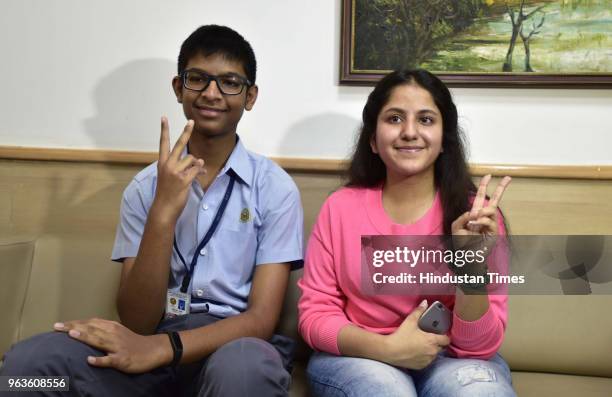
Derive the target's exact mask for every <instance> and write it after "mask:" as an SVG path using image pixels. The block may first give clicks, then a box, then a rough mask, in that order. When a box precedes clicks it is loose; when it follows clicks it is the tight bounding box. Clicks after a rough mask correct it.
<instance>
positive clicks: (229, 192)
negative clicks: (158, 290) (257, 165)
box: [174, 170, 236, 293]
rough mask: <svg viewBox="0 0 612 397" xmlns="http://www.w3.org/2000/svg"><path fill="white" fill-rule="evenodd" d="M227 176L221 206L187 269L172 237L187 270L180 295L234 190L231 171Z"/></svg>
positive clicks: (188, 281)
mask: <svg viewBox="0 0 612 397" xmlns="http://www.w3.org/2000/svg"><path fill="white" fill-rule="evenodd" d="M227 175H228V176H229V177H230V182H229V185H228V186H227V190H226V191H225V195H224V196H223V200H222V201H221V205H220V206H219V209H218V210H217V214H216V215H215V219H213V222H212V224H211V225H210V228H209V229H208V231H207V232H206V234H205V235H204V238H203V239H202V241H200V244H198V247H197V248H196V250H195V252H194V253H193V258H192V259H191V266H189V267H187V263H186V262H185V258H183V255H181V251H180V250H179V248H178V244H177V243H176V234H175V235H174V249H175V250H176V253H177V254H178V257H179V259H180V260H181V262H183V265H185V269H187V274H186V275H185V278H183V283H182V284H181V292H182V293H186V292H187V289H188V288H189V283H190V282H191V277H192V276H193V271H194V270H195V267H196V265H197V263H198V253H199V252H200V251H201V250H202V248H204V247H205V246H206V244H208V241H209V240H210V238H211V237H212V235H213V233H214V232H215V230H216V229H217V226H219V221H221V217H222V216H223V213H224V212H225V208H226V207H227V203H228V201H229V199H230V196H231V195H232V190H233V189H234V182H235V181H236V177H235V176H234V174H233V171H232V170H229V171H228V172H227Z"/></svg>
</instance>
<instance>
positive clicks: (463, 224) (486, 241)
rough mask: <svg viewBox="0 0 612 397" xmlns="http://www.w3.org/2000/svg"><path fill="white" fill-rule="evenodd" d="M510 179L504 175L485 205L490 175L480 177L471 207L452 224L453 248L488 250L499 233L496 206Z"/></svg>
mask: <svg viewBox="0 0 612 397" xmlns="http://www.w3.org/2000/svg"><path fill="white" fill-rule="evenodd" d="M511 180H512V178H510V177H509V176H506V177H504V178H503V179H502V180H501V182H499V185H497V188H496V189H495V192H494V193H493V196H492V197H491V199H490V200H489V201H488V203H486V205H485V200H486V195H487V187H488V185H489V182H490V181H491V175H486V176H484V177H483V178H482V179H481V181H480V185H479V186H478V192H477V193H476V197H475V199H474V202H473V203H472V209H471V210H470V211H468V212H465V213H464V214H463V215H461V216H460V217H459V218H457V219H456V220H455V221H454V222H453V224H452V228H451V229H452V233H453V245H454V247H455V249H458V248H459V249H470V250H476V249H484V250H486V251H488V252H490V249H491V248H492V246H493V245H494V244H495V240H496V238H495V236H497V235H498V233H499V230H498V229H499V226H498V210H497V207H498V205H499V202H500V201H501V198H502V196H503V194H504V191H505V190H506V188H507V187H508V185H509V184H510V181H511Z"/></svg>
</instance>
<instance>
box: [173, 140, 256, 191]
mask: <svg viewBox="0 0 612 397" xmlns="http://www.w3.org/2000/svg"><path fill="white" fill-rule="evenodd" d="M187 153H188V151H187V146H185V148H184V149H183V154H182V156H181V157H184V156H186V155H187ZM204 162H205V163H206V159H204ZM230 169H231V170H232V171H233V172H234V174H235V175H236V176H238V178H239V179H240V180H241V181H242V182H243V183H246V184H247V185H248V186H252V185H253V174H254V170H253V163H252V162H251V161H250V157H249V154H248V152H247V150H246V149H245V147H244V145H243V144H242V141H240V137H239V136H238V135H236V146H234V149H233V150H232V153H231V154H230V156H229V158H228V159H227V161H226V162H225V165H224V166H223V168H221V170H220V171H219V175H222V174H227V172H228V171H229V170H230Z"/></svg>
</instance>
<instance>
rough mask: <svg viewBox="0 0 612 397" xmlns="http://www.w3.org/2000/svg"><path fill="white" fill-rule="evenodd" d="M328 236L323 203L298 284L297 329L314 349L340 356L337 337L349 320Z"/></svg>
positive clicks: (328, 223) (327, 217) (328, 219)
mask: <svg viewBox="0 0 612 397" xmlns="http://www.w3.org/2000/svg"><path fill="white" fill-rule="evenodd" d="M331 235H332V233H331V216H330V208H329V203H328V202H326V203H325V204H324V205H323V208H322V209H321V212H320V214H319V218H318V219H317V222H316V224H315V226H314V228H313V231H312V234H311V236H310V239H309V241H308V247H307V249H306V257H305V261H304V275H303V276H302V278H301V279H300V280H299V281H298V286H299V287H300V289H301V290H302V296H301V298H300V300H299V302H298V312H299V322H298V328H299V331H300V334H301V335H302V337H303V338H304V341H306V343H307V344H308V345H309V346H310V347H312V348H313V349H315V350H319V351H324V352H327V353H331V354H335V355H339V354H340V350H339V349H338V334H339V333H340V329H342V327H344V326H346V325H348V324H350V321H349V319H348V318H347V316H346V314H345V311H344V309H345V305H346V296H345V295H344V294H343V292H342V290H341V288H340V286H339V283H338V278H337V274H336V269H335V266H334V265H335V262H334V251H333V244H332V238H331ZM337 238H341V236H337Z"/></svg>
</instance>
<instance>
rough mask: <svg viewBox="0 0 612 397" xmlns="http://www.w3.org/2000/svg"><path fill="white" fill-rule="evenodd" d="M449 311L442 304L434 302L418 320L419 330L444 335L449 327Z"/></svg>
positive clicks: (450, 319)
mask: <svg viewBox="0 0 612 397" xmlns="http://www.w3.org/2000/svg"><path fill="white" fill-rule="evenodd" d="M452 318H453V316H452V314H451V311H450V310H448V308H447V307H446V306H444V304H443V303H441V302H439V301H435V302H434V303H432V304H431V305H430V306H429V307H428V308H427V310H425V311H424V312H423V314H422V315H421V317H420V318H419V322H418V325H419V328H420V329H421V330H423V331H425V332H431V333H434V334H438V335H445V334H446V333H447V332H448V330H449V329H450V327H451V322H452Z"/></svg>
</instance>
